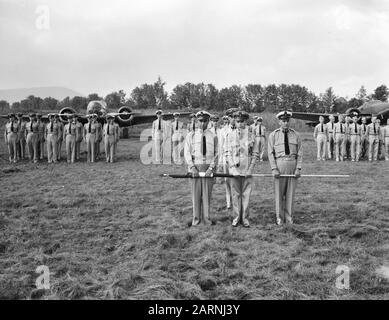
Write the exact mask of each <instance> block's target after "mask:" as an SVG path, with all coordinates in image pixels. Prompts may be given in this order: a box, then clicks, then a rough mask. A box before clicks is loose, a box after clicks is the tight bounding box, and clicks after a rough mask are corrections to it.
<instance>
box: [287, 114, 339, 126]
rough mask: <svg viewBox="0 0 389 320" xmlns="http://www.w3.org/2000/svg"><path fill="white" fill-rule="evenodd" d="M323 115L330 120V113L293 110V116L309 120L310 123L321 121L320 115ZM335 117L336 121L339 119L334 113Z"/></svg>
mask: <svg viewBox="0 0 389 320" xmlns="http://www.w3.org/2000/svg"><path fill="white" fill-rule="evenodd" d="M320 116H323V117H324V121H325V122H328V121H329V116H330V114H329V113H308V112H292V118H294V119H300V120H304V121H309V122H310V123H309V124H313V123H316V124H318V123H319V117H320ZM333 116H334V117H335V122H336V121H338V116H337V115H335V114H334V115H333Z"/></svg>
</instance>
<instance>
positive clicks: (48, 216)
mask: <svg viewBox="0 0 389 320" xmlns="http://www.w3.org/2000/svg"><path fill="white" fill-rule="evenodd" d="M302 138H303V147H304V163H303V173H323V174H324V173H325V174H350V175H351V177H350V178H349V179H346V180H345V179H338V180H329V179H300V180H299V186H298V190H297V194H296V204H295V215H294V221H295V224H294V225H293V226H285V227H278V226H276V225H275V223H274V221H275V214H274V201H273V189H272V188H273V185H272V179H271V178H266V179H265V178H264V179H262V180H259V179H258V180H256V186H255V188H254V191H253V193H252V197H251V204H250V210H251V212H250V214H251V219H250V221H251V228H250V229H244V228H232V227H231V226H230V217H231V212H229V211H227V210H226V207H225V200H224V185H222V184H216V185H215V186H214V192H213V199H212V218H213V219H214V220H215V221H216V225H214V226H208V227H206V226H199V227H188V222H189V221H190V220H191V215H192V211H191V210H192V207H191V196H190V188H189V182H188V181H187V180H174V179H169V178H164V179H161V178H160V177H159V176H158V175H159V174H160V173H164V172H168V173H173V172H183V171H184V167H180V166H164V165H160V166H156V165H148V166H146V165H143V164H142V163H141V162H140V160H139V152H140V149H141V147H142V146H143V145H144V144H145V143H144V142H140V141H139V139H136V138H133V139H130V140H121V141H120V143H119V150H118V162H117V163H114V164H106V163H105V162H103V161H100V162H98V163H94V164H87V163H86V162H85V161H82V162H81V163H76V164H71V165H68V164H67V163H65V162H63V161H62V162H61V163H59V164H58V165H48V164H47V163H45V162H42V163H39V164H31V163H27V162H24V163H19V164H16V165H9V164H8V162H7V153H6V149H5V146H4V142H3V141H2V142H1V143H0V166H1V170H0V185H1V189H0V190H1V191H0V299H30V298H40V299H157V298H158V299H369V298H377V299H388V298H389V280H388V279H387V278H385V274H386V277H388V271H387V270H388V269H389V197H388V190H389V178H388V176H389V166H388V163H385V162H384V161H380V162H379V163H373V164H370V163H367V162H359V163H351V162H344V163H335V162H332V161H327V162H325V163H323V162H316V161H315V150H316V148H315V146H314V141H313V138H312V134H311V132H307V133H303V134H302ZM63 154H64V151H63ZM83 156H84V158H85V154H84V155H83ZM256 171H257V172H261V173H265V172H266V173H267V172H269V171H270V168H269V163H268V162H264V163H262V164H260V165H257V168H256ZM39 265H47V266H48V267H49V269H50V273H51V275H50V284H51V287H50V289H49V290H37V289H36V288H35V280H36V278H37V277H38V274H36V273H35V269H36V268H37V266H39ZM338 265H346V266H348V267H349V268H350V289H348V290H340V289H337V288H336V286H335V281H336V278H337V277H338V275H337V274H336V272H335V270H336V268H337V266H338ZM386 268H388V269H386Z"/></svg>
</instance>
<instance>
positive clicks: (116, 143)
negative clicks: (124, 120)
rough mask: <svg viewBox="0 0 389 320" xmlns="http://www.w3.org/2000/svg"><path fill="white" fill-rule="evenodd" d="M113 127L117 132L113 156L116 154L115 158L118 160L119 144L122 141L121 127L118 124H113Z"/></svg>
mask: <svg viewBox="0 0 389 320" xmlns="http://www.w3.org/2000/svg"><path fill="white" fill-rule="evenodd" d="M113 125H114V127H115V132H116V135H115V144H114V148H113V154H114V157H115V158H116V151H117V148H118V143H119V139H120V126H119V124H118V123H117V122H113Z"/></svg>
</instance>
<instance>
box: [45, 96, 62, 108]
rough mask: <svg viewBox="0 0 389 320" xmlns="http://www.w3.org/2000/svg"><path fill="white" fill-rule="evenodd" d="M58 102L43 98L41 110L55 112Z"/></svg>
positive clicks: (53, 99)
mask: <svg viewBox="0 0 389 320" xmlns="http://www.w3.org/2000/svg"><path fill="white" fill-rule="evenodd" d="M58 103H59V101H58V100H57V99H55V98H51V97H47V98H44V99H43V101H42V103H41V107H42V109H43V110H57V108H58Z"/></svg>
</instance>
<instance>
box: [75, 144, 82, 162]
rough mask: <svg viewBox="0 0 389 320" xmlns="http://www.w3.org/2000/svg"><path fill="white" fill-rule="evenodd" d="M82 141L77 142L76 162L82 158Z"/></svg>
mask: <svg viewBox="0 0 389 320" xmlns="http://www.w3.org/2000/svg"><path fill="white" fill-rule="evenodd" d="M81 141H82V139H77V140H76V160H80V157H81Z"/></svg>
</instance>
